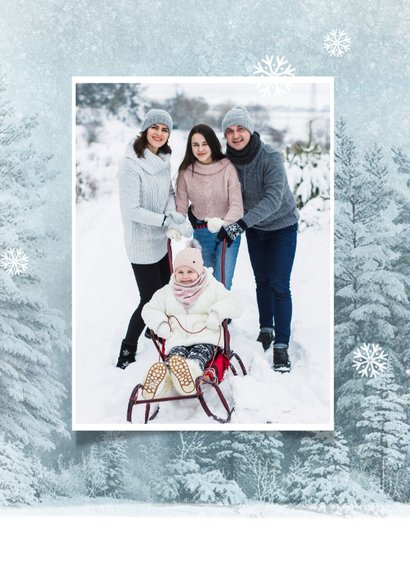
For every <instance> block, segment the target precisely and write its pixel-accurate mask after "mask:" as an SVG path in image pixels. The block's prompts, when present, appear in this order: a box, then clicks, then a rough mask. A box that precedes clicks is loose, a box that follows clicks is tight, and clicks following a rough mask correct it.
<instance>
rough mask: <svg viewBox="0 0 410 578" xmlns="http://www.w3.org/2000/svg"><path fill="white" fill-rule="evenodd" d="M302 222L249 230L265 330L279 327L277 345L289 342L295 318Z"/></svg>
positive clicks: (249, 249)
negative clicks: (293, 280) (294, 279)
mask: <svg viewBox="0 0 410 578" xmlns="http://www.w3.org/2000/svg"><path fill="white" fill-rule="evenodd" d="M297 230H298V225H297V223H295V224H294V225H290V227H285V228H284V229H279V230H278V231H260V230H257V229H254V228H250V229H248V230H247V231H246V237H247V240H248V251H249V257H250V260H251V264H252V268H253V273H254V275H255V281H256V299H257V302H258V309H259V324H260V329H261V331H272V330H273V329H275V341H274V345H286V346H287V345H288V344H289V339H290V323H291V320H292V296H291V293H290V274H291V272H292V266H293V261H294V258H295V251H296V237H297Z"/></svg>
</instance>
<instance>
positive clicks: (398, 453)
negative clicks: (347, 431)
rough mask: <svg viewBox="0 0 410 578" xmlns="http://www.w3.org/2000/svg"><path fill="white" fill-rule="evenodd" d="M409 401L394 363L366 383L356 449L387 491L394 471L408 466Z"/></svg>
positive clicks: (363, 465) (361, 463)
mask: <svg viewBox="0 0 410 578" xmlns="http://www.w3.org/2000/svg"><path fill="white" fill-rule="evenodd" d="M408 404H409V395H408V394H407V395H406V394H405V393H404V391H403V388H402V387H401V386H400V385H398V384H397V382H396V380H395V376H394V370H393V367H392V366H391V364H389V365H388V368H387V370H386V371H385V372H384V373H381V374H380V375H379V376H377V377H375V378H373V379H370V380H369V381H368V382H367V383H366V396H365V397H364V398H363V400H362V402H361V404H360V409H361V419H360V421H359V422H358V424H357V427H358V428H359V430H360V432H361V436H362V441H361V443H360V444H359V445H358V446H357V449H356V452H357V457H358V464H359V465H360V466H361V467H363V469H364V470H365V471H368V472H371V473H372V474H373V475H375V476H376V477H377V479H378V480H379V483H380V487H381V489H382V490H383V491H385V492H389V490H390V488H391V484H392V482H393V474H394V473H395V472H397V471H398V470H400V469H401V468H403V467H404V465H405V461H406V454H407V448H408V445H409V441H410V438H409V431H410V428H409V425H408V424H407V422H406V411H405V408H406V407H407V406H408Z"/></svg>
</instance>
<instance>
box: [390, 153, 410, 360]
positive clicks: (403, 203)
mask: <svg viewBox="0 0 410 578" xmlns="http://www.w3.org/2000/svg"><path fill="white" fill-rule="evenodd" d="M393 161H394V163H395V165H396V167H397V171H398V172H399V174H400V175H404V176H405V179H406V182H403V184H402V186H401V187H400V190H399V191H398V192H397V195H396V203H397V206H398V209H399V214H398V216H397V218H396V219H395V222H397V223H398V224H400V225H401V229H400V230H399V231H398V234H397V235H396V247H395V249H396V251H397V253H398V254H399V257H398V259H397V260H396V263H395V270H396V271H398V272H399V273H400V274H401V275H403V277H404V278H405V280H406V292H407V297H408V299H410V246H409V242H408V241H409V238H410V194H409V193H410V158H409V157H408V155H406V154H405V153H404V152H403V151H402V150H401V149H393ZM397 325H398V335H397V340H396V344H395V345H396V350H399V351H401V361H402V362H403V365H404V366H405V368H407V370H409V369H410V323H409V322H407V323H398V324H397Z"/></svg>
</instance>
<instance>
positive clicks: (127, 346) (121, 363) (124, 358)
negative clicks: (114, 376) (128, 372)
mask: <svg viewBox="0 0 410 578" xmlns="http://www.w3.org/2000/svg"><path fill="white" fill-rule="evenodd" d="M137 345H138V343H129V342H128V341H123V342H122V343H121V349H120V354H119V356H118V361H117V367H119V368H120V369H125V368H127V367H128V366H129V364H130V363H134V361H135V354H136V353H137Z"/></svg>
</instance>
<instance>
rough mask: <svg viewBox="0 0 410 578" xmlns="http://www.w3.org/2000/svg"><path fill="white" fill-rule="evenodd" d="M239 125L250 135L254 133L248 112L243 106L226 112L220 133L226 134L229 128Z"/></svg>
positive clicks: (253, 126)
mask: <svg viewBox="0 0 410 578" xmlns="http://www.w3.org/2000/svg"><path fill="white" fill-rule="evenodd" d="M234 125H239V126H243V127H244V128H246V129H247V130H248V131H249V132H250V133H251V134H253V133H254V130H255V125H254V124H253V122H252V119H251V117H250V116H249V112H248V110H247V109H246V108H245V107H244V106H234V107H233V108H231V110H228V112H227V113H226V115H225V116H224V119H223V121H222V132H223V134H225V133H226V129H227V128H228V127H229V126H234Z"/></svg>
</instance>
